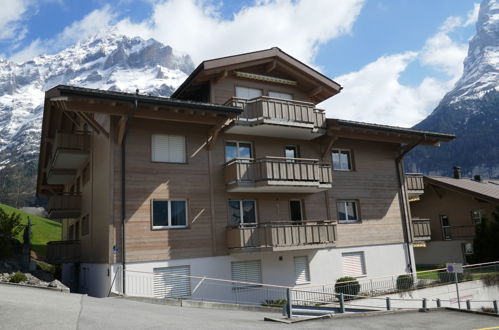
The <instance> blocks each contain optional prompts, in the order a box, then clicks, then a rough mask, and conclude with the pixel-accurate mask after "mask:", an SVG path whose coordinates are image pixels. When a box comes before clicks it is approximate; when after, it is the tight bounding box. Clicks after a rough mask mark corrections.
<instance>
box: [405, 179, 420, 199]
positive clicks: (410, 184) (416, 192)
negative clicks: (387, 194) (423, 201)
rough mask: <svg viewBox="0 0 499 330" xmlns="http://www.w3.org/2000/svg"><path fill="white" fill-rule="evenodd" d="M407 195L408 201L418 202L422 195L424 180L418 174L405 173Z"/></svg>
mask: <svg viewBox="0 0 499 330" xmlns="http://www.w3.org/2000/svg"><path fill="white" fill-rule="evenodd" d="M405 183H406V187H407V195H408V197H409V201H416V200H419V196H421V195H422V194H423V193H424V179H423V175H422V174H420V173H407V174H406V175H405Z"/></svg>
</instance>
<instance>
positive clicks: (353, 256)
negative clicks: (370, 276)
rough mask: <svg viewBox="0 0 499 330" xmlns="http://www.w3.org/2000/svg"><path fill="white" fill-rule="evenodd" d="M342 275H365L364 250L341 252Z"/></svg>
mask: <svg viewBox="0 0 499 330" xmlns="http://www.w3.org/2000/svg"><path fill="white" fill-rule="evenodd" d="M342 261H343V275H344V276H351V277H359V276H363V275H366V266H365V262H364V252H352V253H343V254H342Z"/></svg>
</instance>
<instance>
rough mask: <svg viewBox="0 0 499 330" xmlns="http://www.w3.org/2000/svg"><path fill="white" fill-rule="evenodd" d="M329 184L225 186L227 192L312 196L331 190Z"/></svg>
mask: <svg viewBox="0 0 499 330" xmlns="http://www.w3.org/2000/svg"><path fill="white" fill-rule="evenodd" d="M331 187H332V185H331V184H319V183H317V182H309V181H275V180H264V181H258V182H254V181H253V182H236V183H230V184H228V185H227V192H245V193H247V192H259V193H305V194H313V193H318V192H321V191H325V190H328V189H331Z"/></svg>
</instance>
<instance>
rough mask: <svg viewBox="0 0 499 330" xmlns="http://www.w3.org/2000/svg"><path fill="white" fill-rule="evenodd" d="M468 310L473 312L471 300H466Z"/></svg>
mask: <svg viewBox="0 0 499 330" xmlns="http://www.w3.org/2000/svg"><path fill="white" fill-rule="evenodd" d="M466 309H467V310H471V301H470V300H469V299H468V300H466Z"/></svg>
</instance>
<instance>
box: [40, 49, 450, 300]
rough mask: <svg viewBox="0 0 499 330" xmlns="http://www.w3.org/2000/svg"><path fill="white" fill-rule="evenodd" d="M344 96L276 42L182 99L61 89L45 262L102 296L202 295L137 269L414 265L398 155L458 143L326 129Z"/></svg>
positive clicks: (269, 275)
mask: <svg viewBox="0 0 499 330" xmlns="http://www.w3.org/2000/svg"><path fill="white" fill-rule="evenodd" d="M340 90H341V87H340V85H339V84H338V83H336V82H334V81H333V80H331V79H329V78H327V77H325V76H323V75H322V74H320V73H319V72H317V71H315V70H313V69H312V68H310V67H308V66H306V65H305V64H303V63H301V62H300V61H298V60H296V59H295V58H293V57H291V56H289V55H288V54H286V53H284V52H283V51H281V50H280V49H278V48H271V49H268V50H263V51H258V52H253V53H247V54H241V55H236V56H230V57H224V58H219V59H214V60H209V61H204V62H202V63H201V64H200V65H199V66H198V67H197V68H196V70H195V71H194V72H193V73H192V74H191V75H190V76H189V77H188V78H187V79H186V81H185V82H184V83H183V84H182V85H181V86H180V87H179V88H178V89H177V91H176V92H175V93H174V94H173V95H172V97H171V98H162V97H152V96H146V95H141V94H139V93H137V94H128V93H118V92H110V91H103V90H92V89H86V88H78V87H70V86H56V87H54V88H52V89H51V90H49V91H47V92H46V96H45V109H44V117H43V128H42V138H41V146H40V162H39V168H38V186H37V193H38V195H39V196H46V197H48V198H49V203H48V211H49V213H50V215H51V216H52V217H54V218H58V219H62V221H63V235H62V237H61V241H60V242H52V243H51V244H49V246H48V256H49V260H50V261H51V262H53V263H60V264H62V265H63V279H64V282H66V283H67V284H71V285H72V287H73V288H74V289H75V290H78V291H80V292H86V293H88V294H90V295H94V296H105V295H107V294H108V292H109V291H110V290H112V291H115V292H124V293H125V294H128V295H142V296H162V297H164V296H167V297H171V296H177V295H182V296H191V295H195V294H194V293H192V292H193V291H195V290H192V291H191V284H192V283H191V282H190V279H189V277H178V278H180V279H181V280H178V281H176V282H174V283H169V284H168V285H167V288H168V289H165V283H164V282H162V281H156V282H154V285H151V286H145V285H142V286H141V285H136V284H135V283H136V282H135V281H134V280H132V278H133V275H134V274H139V275H140V274H165V273H167V274H168V273H174V274H177V275H196V276H207V277H213V278H222V279H229V280H230V279H234V280H238V279H239V280H240V279H244V280H246V281H249V282H260V283H269V284H278V285H286V286H294V285H309V284H311V285H314V284H321V283H332V282H334V281H335V280H336V279H337V278H339V277H341V276H344V275H349V276H354V277H377V276H385V275H392V274H400V273H404V272H407V271H411V270H415V269H414V255H413V248H412V243H413V241H414V240H418V239H419V238H420V237H414V235H415V234H417V235H420V234H419V231H418V232H414V231H413V227H412V223H411V219H410V211H409V203H408V199H407V194H406V187H405V184H404V172H403V168H402V158H403V156H404V155H405V154H406V153H407V152H408V151H410V150H411V149H412V148H413V147H414V146H416V145H418V144H424V145H438V144H439V143H440V142H442V141H450V140H452V139H453V138H454V136H453V135H449V134H441V133H434V132H426V131H418V130H413V129H404V128H398V127H390V126H384V125H374V124H367V123H359V122H351V121H345V120H340V119H326V114H325V111H324V110H320V109H317V108H316V104H317V103H319V102H322V101H324V100H326V99H328V98H330V97H332V96H334V95H335V94H337V93H339V92H340ZM139 272H142V273H139ZM123 274H125V277H124V278H123ZM123 280H124V281H123ZM123 282H124V283H125V284H123ZM192 287H194V286H192ZM216 294H219V295H225V296H229V295H232V294H236V295H237V291H234V290H225V291H224V290H222V289H221V290H219V292H217V293H216ZM220 299H223V298H220Z"/></svg>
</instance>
